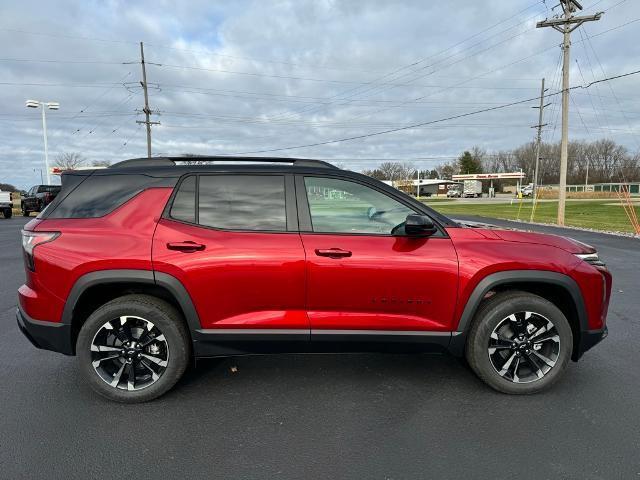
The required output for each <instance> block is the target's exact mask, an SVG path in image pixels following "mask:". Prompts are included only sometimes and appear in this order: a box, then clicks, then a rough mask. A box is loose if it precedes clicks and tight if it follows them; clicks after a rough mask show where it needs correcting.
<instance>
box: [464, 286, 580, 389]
mask: <svg viewBox="0 0 640 480" xmlns="http://www.w3.org/2000/svg"><path fill="white" fill-rule="evenodd" d="M521 311H531V312H536V313H539V314H541V315H543V316H545V317H546V318H548V319H549V320H550V321H551V322H552V323H553V324H554V326H555V327H556V331H557V332H558V335H559V336H560V352H559V356H558V360H557V362H556V364H555V365H554V366H553V367H552V368H551V370H550V371H549V372H547V373H546V374H545V375H544V377H543V378H541V379H539V380H536V381H534V382H530V383H513V382H511V381H509V380H507V379H505V378H503V377H501V376H500V375H499V374H498V372H496V370H495V369H494V367H493V365H492V364H491V360H490V359H489V354H488V346H489V338H490V335H491V332H492V331H493V329H494V328H495V327H496V326H497V325H498V323H500V322H501V321H502V320H503V319H505V318H506V317H508V316H509V315H510V314H512V313H515V312H521ZM572 351H573V334H572V332H571V326H570V325H569V322H568V321H567V319H566V317H565V316H564V314H563V313H562V311H560V309H559V308H558V307H556V306H555V305H554V304H553V303H551V302H549V301H548V300H545V299H544V298H542V297H539V296H537V295H533V294H528V293H516V294H506V295H500V294H498V295H496V297H495V298H492V299H490V300H489V301H488V302H487V304H486V305H485V306H484V307H483V308H481V309H480V311H479V312H478V314H477V315H476V318H475V319H474V323H473V325H472V328H471V330H470V332H469V337H468V338H467V348H466V356H467V360H468V362H469V365H470V366H471V368H472V369H473V370H474V371H475V372H476V374H477V375H478V376H479V377H480V378H481V379H482V380H483V381H484V382H485V383H487V384H488V385H489V386H490V387H492V388H494V389H495V390H498V391H500V392H503V393H510V394H531V393H537V392H539V391H542V390H545V389H547V388H549V387H551V386H552V385H553V384H554V383H555V382H556V381H558V380H559V378H560V377H561V376H562V374H563V373H564V370H565V369H566V367H567V364H568V363H569V360H570V359H571V355H572Z"/></svg>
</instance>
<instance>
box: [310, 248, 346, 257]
mask: <svg viewBox="0 0 640 480" xmlns="http://www.w3.org/2000/svg"><path fill="white" fill-rule="evenodd" d="M316 255H318V256H319V257H329V258H344V257H350V256H351V252H350V251H349V250H342V249H341V248H316Z"/></svg>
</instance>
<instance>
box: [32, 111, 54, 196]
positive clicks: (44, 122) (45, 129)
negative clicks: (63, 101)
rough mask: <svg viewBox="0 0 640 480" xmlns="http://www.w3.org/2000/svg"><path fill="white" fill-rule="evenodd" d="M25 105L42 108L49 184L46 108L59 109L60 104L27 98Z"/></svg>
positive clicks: (48, 182)
mask: <svg viewBox="0 0 640 480" xmlns="http://www.w3.org/2000/svg"><path fill="white" fill-rule="evenodd" d="M25 105H26V106H27V107H28V108H41V109H42V135H43V136H44V166H45V169H46V172H47V185H51V172H50V171H49V149H48V147H47V116H46V113H45V112H46V110H47V108H48V109H49V110H58V109H59V108H60V104H59V103H58V102H41V101H39V100H27V101H26V102H25Z"/></svg>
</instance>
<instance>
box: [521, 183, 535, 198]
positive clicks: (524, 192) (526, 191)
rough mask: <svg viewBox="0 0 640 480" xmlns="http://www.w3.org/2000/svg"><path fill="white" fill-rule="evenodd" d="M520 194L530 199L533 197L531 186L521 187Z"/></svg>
mask: <svg viewBox="0 0 640 480" xmlns="http://www.w3.org/2000/svg"><path fill="white" fill-rule="evenodd" d="M521 192H522V196H523V197H530V196H531V195H533V185H526V186H524V187H522V190H521Z"/></svg>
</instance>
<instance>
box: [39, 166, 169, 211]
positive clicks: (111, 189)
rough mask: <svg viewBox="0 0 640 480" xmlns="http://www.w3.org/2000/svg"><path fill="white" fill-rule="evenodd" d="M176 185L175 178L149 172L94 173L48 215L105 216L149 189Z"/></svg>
mask: <svg viewBox="0 0 640 480" xmlns="http://www.w3.org/2000/svg"><path fill="white" fill-rule="evenodd" d="M174 184H175V179H173V178H155V177H150V176H148V175H126V174H115V175H92V176H89V177H87V178H86V179H85V180H84V181H82V182H81V183H80V184H79V185H78V186H77V187H76V188H75V189H73V190H72V191H71V193H69V194H68V195H67V196H66V197H65V198H64V199H63V200H62V201H60V203H58V204H57V205H54V207H55V208H53V209H48V210H49V211H47V214H46V218H97V217H102V216H104V215H106V214H108V213H110V212H112V211H113V210H115V209H116V208H118V207H119V206H120V205H122V204H123V203H125V202H127V201H129V200H130V199H131V198H133V197H134V196H136V195H137V194H138V193H140V192H141V191H143V190H145V189H147V188H152V187H164V186H173V185H174ZM63 194H64V192H63ZM63 196H64V195H63Z"/></svg>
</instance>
